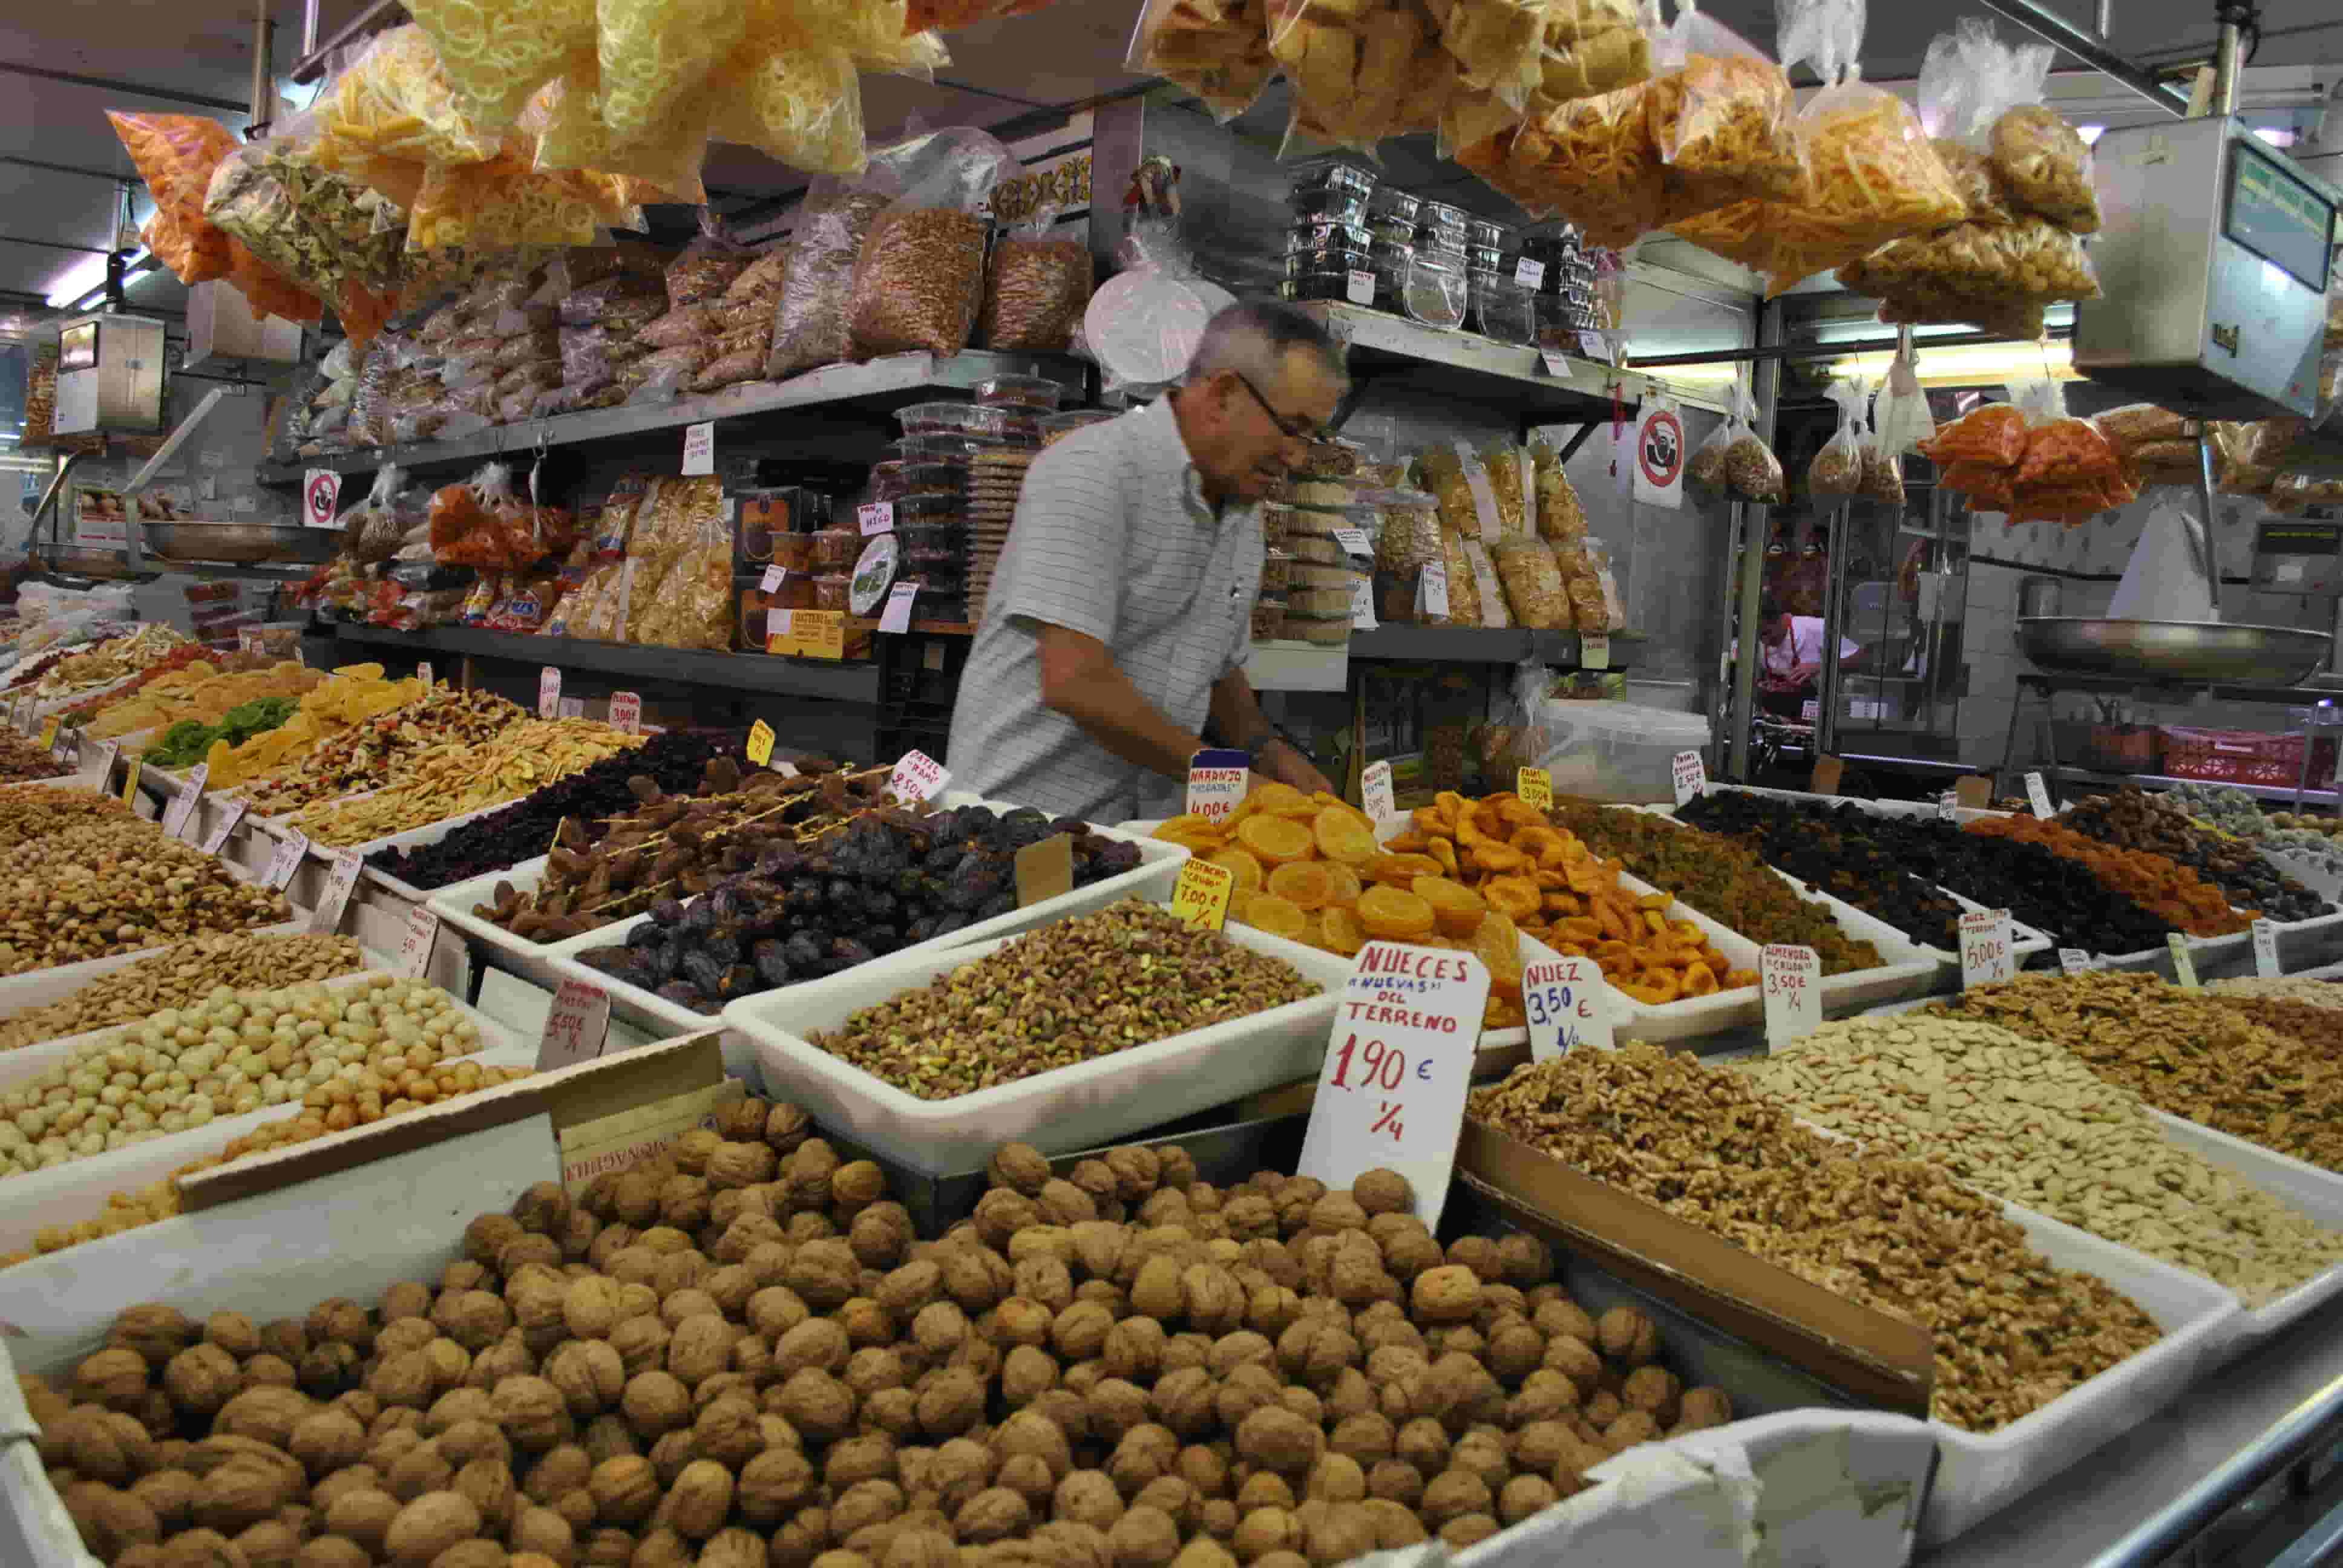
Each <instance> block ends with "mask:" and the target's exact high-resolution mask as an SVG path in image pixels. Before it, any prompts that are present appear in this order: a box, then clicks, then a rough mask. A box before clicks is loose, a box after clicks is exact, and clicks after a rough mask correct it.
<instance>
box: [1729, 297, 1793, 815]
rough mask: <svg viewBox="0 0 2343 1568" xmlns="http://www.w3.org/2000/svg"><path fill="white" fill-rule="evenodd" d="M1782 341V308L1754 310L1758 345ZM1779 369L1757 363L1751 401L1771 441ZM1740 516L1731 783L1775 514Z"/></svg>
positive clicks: (1747, 722) (1747, 716)
mask: <svg viewBox="0 0 2343 1568" xmlns="http://www.w3.org/2000/svg"><path fill="white" fill-rule="evenodd" d="M1781 341H1782V308H1781V306H1780V305H1779V304H1778V303H1774V304H1767V305H1764V306H1761V307H1758V317H1757V343H1758V347H1778V346H1779V345H1780V343H1781ZM1781 378H1782V367H1781V366H1780V365H1778V364H1776V363H1773V362H1771V361H1766V360H1760V361H1758V363H1757V367H1756V373H1755V376H1754V377H1753V378H1752V379H1753V380H1754V381H1755V392H1754V395H1755V398H1756V400H1757V427H1758V429H1759V431H1760V432H1761V433H1762V434H1764V435H1765V436H1766V437H1768V438H1770V437H1772V435H1773V429H1774V398H1775V391H1776V390H1777V389H1778V388H1779V387H1780V385H1781ZM1737 509H1738V510H1739V512H1740V514H1741V580H1740V584H1739V588H1740V596H1741V615H1740V625H1739V626H1738V627H1737V628H1728V629H1729V630H1730V631H1731V632H1732V633H1733V635H1734V638H1735V643H1734V648H1735V651H1734V666H1733V704H1732V708H1731V710H1730V711H1731V716H1732V717H1731V724H1732V738H1733V761H1734V771H1733V777H1734V778H1735V779H1742V780H1744V781H1746V780H1747V779H1749V777H1750V775H1751V773H1752V771H1753V769H1752V766H1751V765H1752V763H1753V762H1754V761H1755V759H1754V758H1753V757H1752V755H1751V753H1752V752H1753V751H1754V750H1755V746H1754V745H1753V744H1752V738H1753V736H1754V735H1755V731H1754V729H1752V728H1751V727H1752V726H1753V725H1754V724H1755V722H1756V709H1757V667H1758V660H1759V658H1761V654H1760V650H1759V648H1758V646H1757V599H1758V596H1759V594H1760V593H1762V592H1763V591H1764V579H1765V541H1766V539H1767V538H1769V537H1770V536H1771V535H1772V533H1773V528H1774V524H1773V518H1774V511H1773V508H1771V507H1766V506H1763V505H1759V504H1756V503H1754V502H1752V503H1746V504H1740V505H1738V506H1737Z"/></svg>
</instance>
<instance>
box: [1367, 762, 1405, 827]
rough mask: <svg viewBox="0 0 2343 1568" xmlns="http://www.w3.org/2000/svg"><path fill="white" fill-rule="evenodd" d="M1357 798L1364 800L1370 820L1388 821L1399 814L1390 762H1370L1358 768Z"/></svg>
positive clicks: (1376, 821)
mask: <svg viewBox="0 0 2343 1568" xmlns="http://www.w3.org/2000/svg"><path fill="white" fill-rule="evenodd" d="M1359 799H1362V800H1363V801H1365V802H1366V808H1367V820H1368V821H1370V822H1375V823H1383V822H1388V821H1390V820H1391V819H1393V817H1396V816H1398V815H1399V798H1398V796H1397V795H1395V794H1394V793H1393V790H1392V776H1391V764H1390V763H1388V762H1370V763H1368V764H1367V765H1366V767H1365V768H1363V769H1361V770H1360V773H1359Z"/></svg>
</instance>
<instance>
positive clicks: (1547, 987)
mask: <svg viewBox="0 0 2343 1568" xmlns="http://www.w3.org/2000/svg"><path fill="white" fill-rule="evenodd" d="M1609 1000H1610V995H1609V991H1608V989H1607V988H1606V987H1605V986H1604V984H1603V970H1602V967H1601V966H1600V965H1598V964H1597V963H1596V962H1595V961H1594V960H1593V959H1580V958H1565V959H1553V960H1540V961H1539V962H1537V963H1534V964H1531V965H1529V966H1527V967H1526V968H1524V969H1523V970H1522V1010H1523V1011H1524V1012H1525V1013H1527V1014H1528V1016H1529V1026H1530V1060H1533V1061H1544V1060H1546V1058H1548V1057H1550V1056H1565V1055H1568V1054H1569V1053H1570V1052H1571V1051H1574V1050H1577V1049H1578V1048H1579V1047H1581V1046H1588V1045H1591V1046H1593V1047H1594V1049H1596V1050H1610V1049H1611V1046H1612V1039H1611V1012H1610V1008H1609V1006H1608V1003H1609Z"/></svg>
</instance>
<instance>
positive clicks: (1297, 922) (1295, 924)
mask: <svg viewBox="0 0 2343 1568" xmlns="http://www.w3.org/2000/svg"><path fill="white" fill-rule="evenodd" d="M1245 924H1247V925H1249V926H1252V927H1253V928H1254V929H1255V930H1263V931H1267V932H1269V933H1270V934H1271V935H1272V936H1278V937H1285V938H1288V939H1290V940H1294V941H1300V940H1302V932H1303V931H1304V930H1308V929H1309V925H1310V920H1309V917H1308V916H1307V915H1304V914H1303V913H1302V910H1301V907H1300V906H1299V905H1297V904H1295V903H1294V902H1293V901H1292V900H1290V899H1281V898H1279V897H1278V896H1277V895H1276V894H1275V893H1255V894H1254V895H1253V896H1252V902H1251V903H1249V904H1247V905H1246V906H1245Z"/></svg>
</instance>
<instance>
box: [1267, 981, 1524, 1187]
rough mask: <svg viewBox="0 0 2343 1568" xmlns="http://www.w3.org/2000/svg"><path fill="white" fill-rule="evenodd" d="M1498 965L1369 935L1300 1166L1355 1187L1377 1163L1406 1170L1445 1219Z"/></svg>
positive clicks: (1345, 992)
mask: <svg viewBox="0 0 2343 1568" xmlns="http://www.w3.org/2000/svg"><path fill="white" fill-rule="evenodd" d="M1488 1000H1489V971H1488V969H1487V967H1486V966H1484V965H1483V964H1482V962H1481V961H1480V960H1478V959H1475V958H1473V956H1472V955H1471V954H1469V953H1460V952H1452V951H1449V950H1445V949H1439V948H1419V947H1410V946H1408V945H1406V944H1404V943H1401V942H1383V941H1375V942H1369V943H1368V944H1367V945H1366V946H1365V947H1363V948H1362V949H1360V950H1359V956H1358V958H1357V960H1354V962H1353V965H1352V968H1351V978H1350V979H1349V980H1345V981H1344V982H1343V984H1342V996H1341V997H1340V999H1338V1000H1337V1001H1336V1002H1335V1006H1334V1029H1333V1032H1332V1035H1330V1036H1329V1037H1328V1040H1327V1044H1326V1060H1325V1062H1324V1064H1323V1065H1322V1067H1321V1068H1320V1070H1319V1074H1318V1098H1317V1099H1316V1100H1315V1101H1313V1102H1312V1105H1311V1107H1310V1130H1309V1131H1308V1132H1306V1133H1304V1134H1303V1136H1302V1161H1301V1165H1300V1168H1299V1169H1300V1174H1302V1175H1304V1176H1315V1177H1316V1178H1317V1179H1318V1180H1319V1181H1323V1182H1325V1183H1326V1185H1327V1186H1329V1187H1348V1186H1349V1185H1350V1184H1351V1183H1352V1182H1353V1181H1355V1180H1356V1179H1357V1178H1358V1177H1359V1176H1361V1175H1363V1174H1364V1173H1365V1172H1367V1171H1373V1170H1374V1169H1376V1168H1377V1167H1379V1166H1380V1167H1383V1168H1384V1169H1388V1170H1392V1171H1397V1172H1399V1173H1400V1174H1401V1175H1402V1176H1404V1177H1406V1178H1407V1181H1408V1187H1409V1189H1410V1191H1412V1192H1413V1196H1414V1200H1415V1213H1416V1217H1417V1218H1418V1219H1420V1220H1422V1221H1423V1222H1424V1223H1425V1224H1426V1225H1430V1226H1435V1227H1436V1226H1437V1225H1438V1224H1439V1223H1440V1210H1441V1206H1442V1204H1443V1203H1444V1202H1446V1201H1447V1198H1448V1178H1449V1173H1450V1171H1451V1170H1452V1168H1453V1165H1454V1163H1455V1160H1456V1134H1457V1131H1458V1130H1459V1129H1461V1128H1462V1127H1463V1124H1464V1093H1465V1091H1466V1089H1467V1088H1468V1087H1469V1086H1470V1084H1471V1081H1472V1076H1473V1046H1474V1044H1475V1043H1476V1042H1477V1041H1478V1040H1479V1039H1480V1037H1481V1010H1482V1009H1483V1006H1484V1005H1485V1004H1486V1003H1487V1001H1488Z"/></svg>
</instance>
